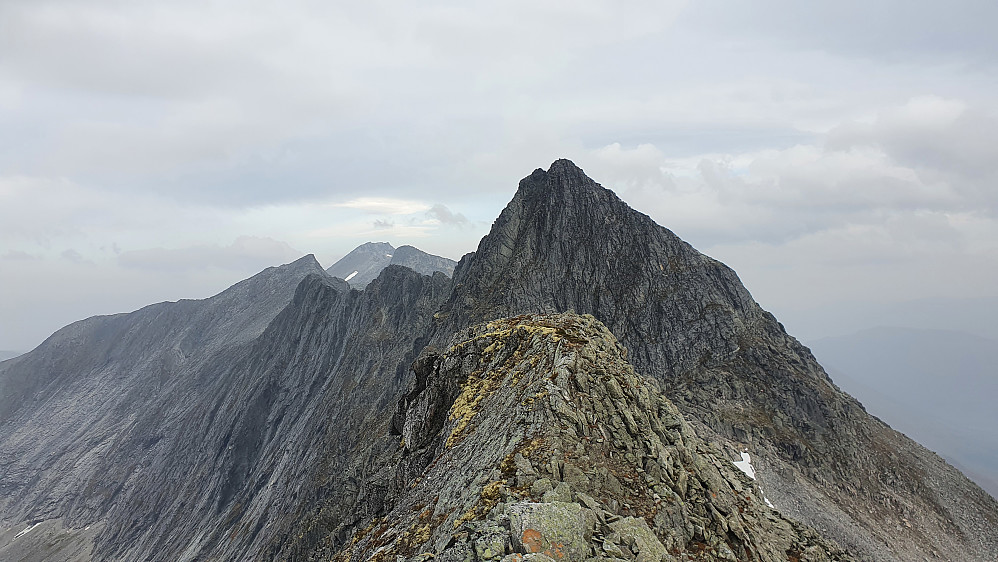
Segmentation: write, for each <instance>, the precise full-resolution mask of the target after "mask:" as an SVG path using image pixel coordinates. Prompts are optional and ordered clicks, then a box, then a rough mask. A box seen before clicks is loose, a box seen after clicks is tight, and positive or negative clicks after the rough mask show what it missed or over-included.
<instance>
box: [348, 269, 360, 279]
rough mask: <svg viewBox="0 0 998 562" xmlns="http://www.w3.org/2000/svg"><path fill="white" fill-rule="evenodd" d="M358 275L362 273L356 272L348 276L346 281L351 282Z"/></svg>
mask: <svg viewBox="0 0 998 562" xmlns="http://www.w3.org/2000/svg"><path fill="white" fill-rule="evenodd" d="M358 273H360V272H359V271H354V272H353V273H351V274H350V275H347V276H346V278H345V279H344V281H349V280H351V279H353V278H354V276H355V275H357V274H358Z"/></svg>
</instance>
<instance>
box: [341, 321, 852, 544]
mask: <svg viewBox="0 0 998 562" xmlns="http://www.w3.org/2000/svg"><path fill="white" fill-rule="evenodd" d="M626 354H627V352H626V350H625V349H624V348H623V347H622V346H621V345H620V344H619V343H617V341H616V338H615V337H614V336H613V335H612V334H611V333H610V332H609V330H607V329H606V327H605V326H603V325H602V324H600V323H599V322H598V321H596V320H595V319H594V318H593V317H591V316H586V317H580V316H576V315H573V314H559V315H547V316H538V315H530V316H523V317H515V318H506V319H500V320H494V321H492V322H489V323H487V324H484V325H481V326H477V327H474V328H470V329H467V330H464V331H462V332H460V333H459V334H457V335H455V336H454V338H453V339H452V340H451V345H450V347H449V348H448V349H447V350H446V352H444V353H443V354H435V353H431V354H428V355H425V356H423V357H422V358H421V359H420V360H419V361H418V362H417V363H416V364H415V367H414V368H415V374H416V380H415V382H414V384H413V387H412V388H411V389H410V391H409V392H408V393H407V394H406V395H405V397H404V398H403V399H402V400H401V401H400V403H399V408H398V411H397V414H396V416H395V419H394V422H393V430H394V431H393V432H394V433H396V434H400V438H401V449H402V453H401V458H400V459H399V461H398V462H397V464H396V469H395V471H394V474H393V476H392V480H391V486H390V488H389V492H388V499H387V501H388V503H389V504H390V505H391V506H392V507H391V508H390V509H386V512H385V514H384V515H383V516H381V517H378V518H376V519H374V520H372V521H371V522H370V523H369V524H368V525H367V526H366V527H364V528H362V529H359V530H357V531H356V532H355V533H354V534H353V536H352V537H351V540H350V541H349V543H348V544H347V546H346V548H344V549H343V550H341V551H340V552H338V553H335V554H334V556H333V559H334V560H396V559H397V558H396V557H397V556H403V557H406V559H407V560H430V559H432V560H435V561H462V560H472V561H486V560H495V561H499V560H503V561H512V560H523V559H525V557H526V559H532V560H550V559H555V560H590V561H610V560H639V561H654V562H659V561H669V560H765V561H769V560H773V561H775V560H779V561H785V560H809V561H810V560H814V561H818V560H852V558H851V557H850V556H849V555H848V554H846V553H845V552H844V551H842V550H841V549H840V548H839V547H838V546H836V545H834V544H833V543H831V542H828V541H826V540H824V539H822V538H821V537H820V536H819V535H818V534H817V533H815V532H814V531H813V530H810V529H807V528H805V527H803V526H801V525H799V524H797V523H795V522H793V521H790V520H788V519H786V518H784V517H782V516H781V515H780V514H779V513H778V512H776V511H774V510H772V509H770V508H769V507H767V506H766V504H765V503H764V502H763V500H762V495H761V493H760V491H759V489H758V487H757V486H756V485H755V483H754V482H753V481H752V480H751V479H750V478H748V477H747V476H746V475H745V474H744V473H743V472H742V471H740V470H739V469H737V468H735V466H734V465H732V464H731V462H729V461H728V460H727V459H725V458H724V456H723V454H722V453H721V452H720V451H719V450H717V449H716V447H713V446H711V445H709V444H707V443H705V442H704V441H702V440H700V439H699V438H698V437H696V435H695V434H694V433H693V431H692V430H691V428H690V427H689V425H688V424H687V422H686V421H685V419H684V418H683V416H682V414H680V412H679V411H678V410H677V409H676V407H675V406H674V405H673V404H672V403H671V402H670V401H669V400H668V399H667V398H665V397H664V395H663V394H662V393H661V391H660V389H659V388H658V385H656V384H655V383H654V382H653V381H652V380H649V379H646V378H644V377H642V376H640V375H639V374H637V373H636V372H635V371H634V369H633V367H631V366H630V365H629V364H628V363H627V362H626V360H625V357H626Z"/></svg>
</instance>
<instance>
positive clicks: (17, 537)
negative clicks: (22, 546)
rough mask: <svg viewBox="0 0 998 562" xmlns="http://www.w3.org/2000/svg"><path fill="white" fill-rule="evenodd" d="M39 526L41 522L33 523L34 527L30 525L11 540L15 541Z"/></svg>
mask: <svg viewBox="0 0 998 562" xmlns="http://www.w3.org/2000/svg"><path fill="white" fill-rule="evenodd" d="M39 525H41V522H38V523H35V524H34V525H32V526H30V527H25V528H24V530H23V531H21V532H20V533H18V534H16V535H14V538H13V539H11V540H17V539H19V538H21V537H22V536H24V535H25V534H27V533H28V531H30V530H32V529H34V528H35V527H37V526H39Z"/></svg>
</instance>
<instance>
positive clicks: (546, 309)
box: [431, 160, 998, 560]
mask: <svg viewBox="0 0 998 562" xmlns="http://www.w3.org/2000/svg"><path fill="white" fill-rule="evenodd" d="M455 282H456V285H455V288H454V292H453V294H452V295H451V297H450V298H449V299H448V300H447V302H446V303H445V304H444V306H443V309H442V311H441V312H440V313H439V314H438V319H437V322H436V326H435V331H434V336H433V338H432V339H431V345H432V346H434V347H435V348H437V349H440V348H442V347H443V345H444V344H445V340H446V338H447V337H448V336H449V335H450V334H452V333H454V332H455V331H457V330H459V329H461V328H462V327H464V326H468V325H473V324H475V323H476V322H482V321H487V320H489V319H492V318H498V317H503V316H514V315H519V314H529V313H555V312H568V311H574V312H576V313H579V314H583V313H585V314H592V315H593V316H594V317H596V318H597V319H598V320H599V321H601V322H603V323H604V324H605V325H606V326H607V327H608V328H609V329H610V330H611V331H612V332H613V333H614V335H615V336H616V337H617V338H618V339H619V340H620V342H621V343H622V344H623V345H624V346H625V347H626V348H627V350H628V352H629V355H628V359H629V360H630V361H631V363H632V364H633V365H634V366H635V367H636V368H637V369H638V370H639V371H640V372H643V373H645V374H647V375H649V376H651V377H654V378H656V379H658V380H659V381H662V382H663V383H665V385H666V386H665V390H666V393H667V394H668V396H669V398H670V399H672V401H673V402H675V403H676V404H677V406H679V408H680V410H681V411H683V412H684V413H685V414H686V415H687V416H688V418H689V419H690V421H691V423H692V424H694V426H696V427H698V429H699V431H700V432H701V436H702V437H704V438H707V439H711V440H713V439H717V440H719V441H720V442H723V443H726V444H727V445H726V446H728V447H730V450H731V451H738V450H741V449H742V448H744V447H750V448H751V449H752V451H753V458H757V459H758V460H759V465H760V466H764V467H766V468H765V469H763V470H761V471H760V478H761V479H763V480H764V481H766V484H765V485H766V486H767V490H772V495H771V496H770V497H771V498H772V499H773V501H774V502H775V503H776V504H777V505H780V506H781V509H782V510H783V511H784V513H787V514H789V515H791V516H793V517H795V518H797V519H799V520H802V521H804V522H807V523H809V524H811V525H813V526H815V527H817V528H821V529H825V530H827V532H828V533H829V535H830V536H832V537H833V538H835V539H836V540H838V541H840V543H841V544H843V545H846V546H848V547H849V548H850V549H851V550H853V551H854V552H857V553H859V555H860V557H861V558H864V559H884V560H889V559H892V558H891V557H892V556H900V557H901V558H902V559H913V558H917V557H921V556H923V555H924V554H925V553H931V552H932V551H933V550H935V551H937V552H938V551H940V550H945V549H955V550H956V551H957V552H965V553H967V554H968V555H970V553H975V554H974V555H973V556H971V557H974V556H976V557H982V556H983V557H984V558H986V556H985V555H984V554H983V553H993V552H995V551H996V550H998V536H996V534H995V533H993V532H981V531H979V529H985V528H988V526H990V525H993V524H998V509H996V504H995V502H994V500H992V499H991V498H990V497H989V496H987V494H985V493H984V492H983V491H981V490H980V489H978V488H977V487H976V486H974V485H973V484H972V483H970V482H969V481H968V480H967V479H966V478H965V477H964V476H963V475H961V474H959V473H958V472H957V471H956V470H955V469H953V468H952V467H949V466H948V465H946V464H945V463H944V462H942V461H941V459H939V458H938V457H936V456H935V455H933V454H932V453H930V452H929V451H926V450H925V449H923V448H921V447H919V446H918V445H916V444H914V443H912V442H911V441H910V440H908V439H906V438H905V437H904V436H902V435H899V434H898V433H896V432H894V431H893V430H891V429H890V428H889V427H887V426H885V425H884V424H883V423H881V422H880V421H879V420H877V419H875V418H873V417H871V416H869V415H868V414H866V412H865V411H864V410H863V408H862V406H861V405H860V404H859V403H858V402H857V401H856V400H854V399H853V398H852V397H850V396H848V395H847V394H845V393H843V392H841V391H840V390H839V389H838V388H837V387H835V385H834V384H832V382H831V380H830V379H829V378H828V376H827V374H826V373H825V372H824V370H823V369H822V368H821V366H820V365H819V364H818V363H817V361H815V359H814V357H813V356H812V355H811V353H810V351H809V350H808V349H807V348H805V347H804V346H802V345H801V344H800V343H799V342H798V341H797V340H795V339H794V338H793V337H791V336H789V335H788V334H787V333H786V331H785V330H784V328H783V326H782V325H781V324H780V323H779V322H778V321H777V320H776V318H774V317H773V315H772V314H769V313H768V312H766V311H765V310H763V309H762V307H760V306H759V304H757V303H756V302H755V300H754V299H753V298H752V296H751V294H750V293H749V291H748V290H747V289H746V288H745V287H744V285H742V283H741V281H740V280H739V279H738V276H737V275H736V274H735V272H734V271H732V270H731V269H730V268H728V267H727V266H725V265H724V264H722V263H720V262H718V261H716V260H714V259H711V258H709V257H707V256H705V255H703V254H701V253H700V252H698V251H696V250H695V249H693V248H692V247H691V246H690V245H689V244H687V243H686V242H684V241H682V240H681V239H680V238H679V237H678V236H676V235H675V234H674V233H672V232H671V231H669V230H668V229H666V228H663V227H661V226H659V225H657V224H655V222H654V221H652V220H651V219H650V218H649V217H648V216H647V215H644V214H643V213H640V212H638V211H635V210H633V209H631V208H630V207H629V206H628V205H627V204H626V203H624V202H623V201H621V200H620V199H619V198H618V197H617V196H616V195H614V194H613V193H612V192H611V191H610V190H608V189H605V188H602V187H601V186H599V185H598V184H597V183H596V182H594V181H593V180H591V179H589V178H588V177H586V176H585V175H584V173H583V172H582V171H581V170H580V169H579V168H578V167H576V166H574V164H572V163H571V162H569V161H567V160H560V161H557V162H555V163H554V164H553V165H552V166H551V168H550V169H549V170H548V171H546V172H545V171H543V170H538V171H535V172H533V173H532V174H531V175H530V176H528V177H526V178H524V179H523V180H522V181H521V182H520V185H519V189H518V190H517V192H516V195H515V196H514V197H513V199H512V200H511V201H510V203H509V204H508V205H507V207H506V208H505V209H504V210H503V212H502V214H501V215H500V216H499V218H498V219H497V220H496V221H495V223H494V224H493V227H492V230H491V232H490V233H489V234H488V235H487V236H486V237H484V238H483V239H482V241H481V243H480V244H479V247H478V250H477V251H476V252H475V253H474V254H469V255H468V256H466V257H465V258H464V259H462V261H461V263H460V264H459V266H458V268H457V270H456V271H455ZM885 450H889V451H896V452H897V453H896V456H895V455H889V456H888V455H883V454H880V453H879V451H885ZM902 451H903V453H902ZM831 475H834V477H833V476H831ZM885 475H894V476H889V477H888V476H885ZM929 489H931V490H933V491H932V492H931V493H930V494H926V493H925V491H926V490H929ZM888 497H889V498H891V499H889V500H888V499H885V498H888ZM898 503H900V504H903V505H905V506H906V507H905V509H903V510H899V509H898V508H897V505H898ZM915 514H917V515H915ZM884 520H888V521H894V522H895V524H896V525H898V526H900V528H902V529H904V531H903V532H901V533H897V532H896V531H890V530H887V529H885V527H884V525H883V521H884ZM916 520H917V522H916ZM950 521H962V522H961V523H957V524H956V526H957V527H959V529H960V530H959V531H957V529H956V528H954V527H952V526H951V525H953V524H951V523H950ZM956 537H965V538H956ZM885 545H886V546H885ZM892 552H893V553H894V554H891V553H892Z"/></svg>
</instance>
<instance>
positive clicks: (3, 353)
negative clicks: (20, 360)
mask: <svg viewBox="0 0 998 562" xmlns="http://www.w3.org/2000/svg"><path fill="white" fill-rule="evenodd" d="M22 353H24V352H23V351H9V350H4V349H0V361H6V360H7V359H10V358H11V357H17V356H18V355H20V354H22Z"/></svg>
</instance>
